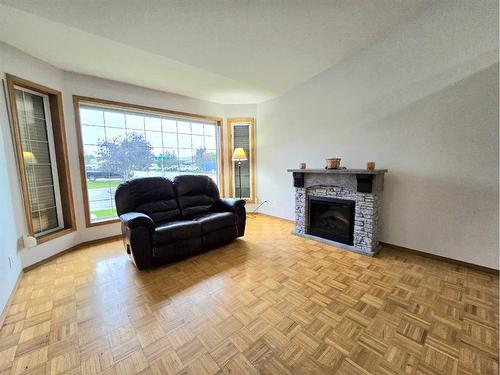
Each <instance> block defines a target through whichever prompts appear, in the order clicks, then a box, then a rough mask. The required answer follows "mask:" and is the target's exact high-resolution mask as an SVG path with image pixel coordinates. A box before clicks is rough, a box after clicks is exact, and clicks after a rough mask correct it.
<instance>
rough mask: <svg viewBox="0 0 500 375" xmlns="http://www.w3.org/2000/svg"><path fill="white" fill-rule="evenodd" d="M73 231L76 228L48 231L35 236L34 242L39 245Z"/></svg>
mask: <svg viewBox="0 0 500 375" xmlns="http://www.w3.org/2000/svg"><path fill="white" fill-rule="evenodd" d="M74 231H76V228H62V229H59V230H56V231H55V232H52V233H48V234H45V235H43V236H40V237H37V238H36V243H37V245H41V244H43V243H45V242H49V241H52V240H55V239H56V238H59V237H62V236H65V235H67V234H70V233H72V232H74Z"/></svg>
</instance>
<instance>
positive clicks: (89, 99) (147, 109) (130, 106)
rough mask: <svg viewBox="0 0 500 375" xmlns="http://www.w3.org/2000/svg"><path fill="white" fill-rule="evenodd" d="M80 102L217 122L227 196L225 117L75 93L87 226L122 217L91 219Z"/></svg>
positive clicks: (222, 191)
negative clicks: (100, 219)
mask: <svg viewBox="0 0 500 375" xmlns="http://www.w3.org/2000/svg"><path fill="white" fill-rule="evenodd" d="M80 104H89V105H92V104H94V105H98V106H99V105H100V106H103V107H109V108H115V109H121V110H131V111H139V112H145V113H151V114H158V115H167V116H175V117H178V118H185V119H186V120H189V119H191V120H196V119H198V120H205V121H206V120H209V121H213V122H215V124H216V125H217V126H218V127H219V144H218V148H219V150H218V151H219V152H218V154H219V160H218V167H219V168H218V169H217V179H218V180H219V181H218V182H219V184H218V185H219V192H220V194H221V196H225V188H224V185H225V171H224V165H225V157H224V127H223V126H222V125H223V119H222V118H221V117H216V116H205V115H199V114H195V113H188V112H179V111H172V110H168V109H162V108H155V107H148V106H143V105H139V104H131V103H124V102H118V101H113V100H107V99H99V98H93V97H88V96H80V95H73V109H74V113H75V127H76V134H77V141H78V142H77V143H78V157H79V160H80V179H81V185H82V194H83V205H84V211H85V225H86V227H87V228H91V227H95V226H100V225H108V224H113V223H118V222H120V219H118V218H117V219H109V220H102V221H98V222H95V223H92V222H91V221H90V210H89V197H88V192H87V176H86V173H85V155H84V149H83V138H82V124H81V121H80Z"/></svg>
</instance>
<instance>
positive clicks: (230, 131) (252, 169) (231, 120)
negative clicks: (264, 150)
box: [227, 117, 256, 203]
mask: <svg viewBox="0 0 500 375" xmlns="http://www.w3.org/2000/svg"><path fill="white" fill-rule="evenodd" d="M233 123H248V124H250V156H249V159H248V160H249V161H250V179H251V186H250V190H251V196H250V198H242V199H245V200H246V202H247V203H255V202H256V192H255V119H254V118H253V117H231V118H228V119H227V144H228V154H227V156H228V161H229V173H228V176H229V192H228V196H230V197H233V198H234V186H233V161H232V158H233V151H234V144H233Z"/></svg>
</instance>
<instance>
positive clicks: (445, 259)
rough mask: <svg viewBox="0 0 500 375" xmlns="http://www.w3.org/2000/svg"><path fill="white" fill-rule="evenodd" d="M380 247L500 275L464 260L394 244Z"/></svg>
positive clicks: (381, 243) (382, 243)
mask: <svg viewBox="0 0 500 375" xmlns="http://www.w3.org/2000/svg"><path fill="white" fill-rule="evenodd" d="M380 245H382V247H386V248H392V249H396V250H399V251H403V252H405V253H408V254H412V255H416V256H421V257H424V258H429V259H434V260H440V261H442V262H446V263H451V264H455V265H457V266H461V267H467V268H472V269H475V270H478V271H482V272H486V273H491V274H494V275H497V276H498V275H499V273H500V271H499V270H497V269H494V268H489V267H486V266H480V265H478V264H474V263H468V262H464V261H462V260H457V259H452V258H448V257H444V256H441V255H435V254H431V253H426V252H424V251H420V250H414V249H409V248H407V247H403V246H398V245H393V244H390V243H387V242H380Z"/></svg>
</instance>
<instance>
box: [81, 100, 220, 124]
mask: <svg viewBox="0 0 500 375" xmlns="http://www.w3.org/2000/svg"><path fill="white" fill-rule="evenodd" d="M75 98H76V100H77V101H78V102H79V103H88V104H97V105H99V104H101V105H102V106H106V107H114V108H117V109H125V110H131V109H132V110H136V111H140V112H148V113H157V114H160V115H161V114H163V115H165V114H166V115H171V116H176V117H186V118H190V119H201V120H208V121H214V122H216V123H217V124H218V125H219V126H220V125H221V124H222V117H217V116H205V115H199V114H196V113H189V112H180V111H172V110H169V109H163V108H156V107H148V106H144V105H139V104H131V103H125V102H117V101H113V100H106V99H98V98H91V97H88V96H79V95H73V102H74V100H75Z"/></svg>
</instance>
